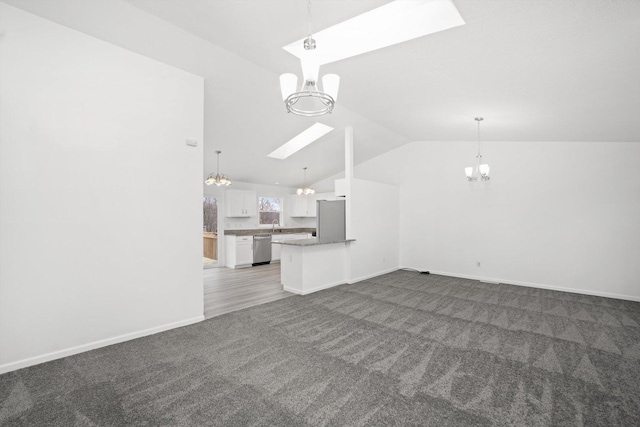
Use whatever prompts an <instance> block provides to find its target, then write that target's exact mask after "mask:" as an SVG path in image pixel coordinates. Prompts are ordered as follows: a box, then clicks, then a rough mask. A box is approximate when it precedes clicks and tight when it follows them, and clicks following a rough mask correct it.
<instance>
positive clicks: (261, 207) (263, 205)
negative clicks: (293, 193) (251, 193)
mask: <svg viewBox="0 0 640 427" xmlns="http://www.w3.org/2000/svg"><path fill="white" fill-rule="evenodd" d="M258 213H259V215H260V224H269V225H271V224H273V222H274V221H275V222H276V224H280V223H281V221H280V214H281V213H282V204H281V203H280V199H279V198H277V197H258Z"/></svg>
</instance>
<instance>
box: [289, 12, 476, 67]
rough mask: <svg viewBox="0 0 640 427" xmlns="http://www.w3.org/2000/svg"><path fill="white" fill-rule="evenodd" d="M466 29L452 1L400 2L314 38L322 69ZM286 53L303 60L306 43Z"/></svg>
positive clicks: (360, 16)
mask: <svg viewBox="0 0 640 427" xmlns="http://www.w3.org/2000/svg"><path fill="white" fill-rule="evenodd" d="M459 25H464V20H463V19H462V17H461V16H460V14H459V13H458V9H456V7H455V5H454V4H453V2H452V1H451V0H396V1H393V2H391V3H388V4H385V5H384V6H380V7H378V8H376V9H373V10H371V11H369V12H366V13H363V14H362V15H358V16H356V17H353V18H351V19H348V20H346V21H344V22H341V23H339V24H336V25H334V26H333V27H329V28H327V29H325V30H322V31H320V32H318V33H313V34H312V36H313V38H314V39H315V40H316V44H317V46H318V47H317V48H316V49H315V51H314V55H317V58H318V59H319V61H320V65H322V64H328V63H330V62H335V61H339V60H341V59H345V58H350V57H352V56H356V55H360V54H362V53H366V52H370V51H372V50H376V49H381V48H383V47H387V46H391V45H394V44H397V43H402V42H404V41H407V40H411V39H415V38H418V37H422V36H424V35H427V34H432V33H436V32H438V31H442V30H446V29H449V28H453V27H457V26H459ZM303 40H304V39H300V40H298V41H295V42H293V43H291V44H289V45H287V46H285V47H284V49H285V50H286V51H287V52H289V53H291V54H293V55H295V56H297V57H298V58H301V57H302V55H303V52H304V48H303V46H302V42H303Z"/></svg>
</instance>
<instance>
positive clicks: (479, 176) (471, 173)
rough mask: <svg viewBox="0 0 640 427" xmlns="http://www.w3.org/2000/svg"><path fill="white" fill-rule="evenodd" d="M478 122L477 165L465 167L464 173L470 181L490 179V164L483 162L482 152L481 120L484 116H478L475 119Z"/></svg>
mask: <svg viewBox="0 0 640 427" xmlns="http://www.w3.org/2000/svg"><path fill="white" fill-rule="evenodd" d="M474 120H475V121H476V122H478V154H477V155H476V165H475V167H473V166H469V167H466V168H464V173H465V175H466V176H467V179H468V180H469V181H488V180H489V179H490V178H489V169H490V168H489V165H488V164H486V163H484V164H483V163H482V153H481V145H480V122H481V121H483V120H484V118H483V117H476V118H475V119H474Z"/></svg>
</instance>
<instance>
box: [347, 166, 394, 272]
mask: <svg viewBox="0 0 640 427" xmlns="http://www.w3.org/2000/svg"><path fill="white" fill-rule="evenodd" d="M350 181H351V183H350V186H349V190H348V194H347V195H346V200H347V216H348V218H347V238H349V239H356V241H355V242H352V243H350V244H349V246H348V254H349V256H350V259H351V262H350V273H349V280H348V281H349V283H354V282H357V281H360V280H364V279H367V278H369V277H373V276H377V275H380V274H383V273H387V272H389V271H394V270H396V269H398V267H399V250H400V244H399V242H400V238H399V221H400V216H399V215H400V209H399V189H398V187H396V186H393V185H389V184H383V183H379V182H373V181H366V180H362V179H357V178H351V179H350Z"/></svg>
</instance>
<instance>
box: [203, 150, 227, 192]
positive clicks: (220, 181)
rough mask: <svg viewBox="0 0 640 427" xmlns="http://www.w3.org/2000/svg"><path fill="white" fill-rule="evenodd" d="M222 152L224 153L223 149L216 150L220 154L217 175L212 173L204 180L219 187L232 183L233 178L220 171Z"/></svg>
mask: <svg viewBox="0 0 640 427" xmlns="http://www.w3.org/2000/svg"><path fill="white" fill-rule="evenodd" d="M220 153H222V151H219V150H218V151H216V154H217V156H218V170H217V172H216V176H213V173H210V174H209V176H208V177H207V179H206V180H205V181H204V183H205V184H207V185H211V184H215V185H217V186H218V187H220V186H221V185H224V186H227V185H231V180H230V179H229V177H228V176H226V175H225V174H221V173H220Z"/></svg>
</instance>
